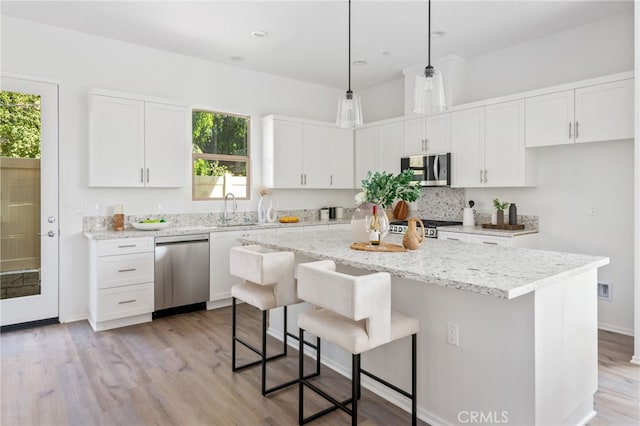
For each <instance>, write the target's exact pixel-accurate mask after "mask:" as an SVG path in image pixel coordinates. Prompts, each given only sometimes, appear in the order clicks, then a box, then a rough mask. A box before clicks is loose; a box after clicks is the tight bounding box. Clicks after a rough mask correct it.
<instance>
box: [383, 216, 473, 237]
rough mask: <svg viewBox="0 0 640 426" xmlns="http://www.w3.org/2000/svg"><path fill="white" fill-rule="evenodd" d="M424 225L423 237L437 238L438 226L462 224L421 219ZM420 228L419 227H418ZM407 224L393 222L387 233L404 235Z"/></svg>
mask: <svg viewBox="0 0 640 426" xmlns="http://www.w3.org/2000/svg"><path fill="white" fill-rule="evenodd" d="M421 220H422V223H423V224H424V235H425V237H427V238H438V231H437V230H436V228H437V227H438V226H450V225H462V222H453V221H448V220H430V219H421ZM418 226H420V225H418ZM408 227H409V224H408V222H407V221H406V220H394V221H393V222H391V223H389V232H390V233H392V234H404V233H405V232H406V231H407V228H408Z"/></svg>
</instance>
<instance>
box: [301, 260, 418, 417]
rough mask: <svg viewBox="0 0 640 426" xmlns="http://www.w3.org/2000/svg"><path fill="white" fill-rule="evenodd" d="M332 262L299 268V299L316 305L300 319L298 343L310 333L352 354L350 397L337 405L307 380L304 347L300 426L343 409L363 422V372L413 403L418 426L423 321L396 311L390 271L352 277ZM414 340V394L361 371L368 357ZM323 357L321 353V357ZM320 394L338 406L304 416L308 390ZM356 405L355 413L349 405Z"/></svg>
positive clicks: (325, 261)
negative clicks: (390, 345)
mask: <svg viewBox="0 0 640 426" xmlns="http://www.w3.org/2000/svg"><path fill="white" fill-rule="evenodd" d="M335 269H336V265H335V263H333V262H332V261H330V260H324V261H320V262H311V263H302V264H300V265H298V297H300V298H301V299H302V300H305V301H307V302H311V303H312V304H313V305H314V309H313V311H311V312H304V313H301V314H300V315H299V316H298V327H299V329H300V330H299V333H300V336H299V339H300V341H302V338H303V336H304V332H305V331H308V332H310V333H312V334H314V335H316V336H317V337H318V338H320V339H325V340H328V341H330V342H331V343H333V344H335V345H337V346H339V347H341V348H343V349H345V350H347V351H349V352H351V354H352V365H351V375H352V380H351V398H349V399H347V400H345V401H342V402H341V401H338V400H336V399H335V398H333V397H332V396H330V395H328V394H327V393H326V392H324V391H323V390H322V389H320V388H318V387H317V386H316V385H314V384H313V383H312V382H311V381H309V380H308V379H307V378H306V377H304V368H303V363H302V360H303V351H302V348H303V347H302V345H300V363H299V376H298V377H299V378H300V384H299V394H298V397H299V408H298V410H299V411H298V422H299V424H301V425H302V424H305V423H308V422H310V421H312V420H315V419H317V418H318V417H321V416H323V415H325V414H328V413H330V412H332V411H334V410H336V409H338V408H339V409H341V410H343V411H344V412H346V413H347V414H349V415H351V424H352V425H355V424H357V422H358V399H360V373H363V374H365V375H367V376H369V377H370V378H372V379H374V380H376V381H377V382H379V383H381V384H383V385H385V386H387V387H389V388H390V389H393V390H394V391H396V392H398V393H400V394H401V395H404V396H405V397H407V398H409V399H411V416H412V424H413V425H415V424H416V419H417V417H416V408H417V400H416V387H417V382H416V334H417V333H418V330H419V324H418V320H417V319H415V318H412V317H408V316H406V315H403V314H401V313H398V312H394V311H392V310H391V277H390V275H389V274H388V273H386V272H378V273H375V274H370V275H365V276H352V275H347V274H342V273H339V272H336V271H335ZM407 336H411V393H409V392H406V391H405V390H403V389H400V388H399V387H397V386H395V385H393V384H391V383H389V382H387V381H385V380H383V379H381V378H380V377H377V376H374V375H373V374H372V373H370V372H368V371H365V370H363V369H362V368H361V366H360V355H361V353H363V352H366V351H368V350H369V349H373V348H375V347H377V346H381V345H384V344H386V343H389V342H392V341H394V340H398V339H401V338H403V337H407ZM319 357H320V353H319V351H318V358H319ZM305 386H306V387H308V388H310V389H311V390H313V391H315V392H316V393H318V394H319V395H320V396H322V397H323V398H324V399H326V400H327V401H329V402H331V403H332V404H333V406H331V407H329V408H327V409H325V410H322V411H319V412H318V413H316V414H313V415H311V416H309V417H306V418H305V417H304V413H303V408H304V387H305ZM349 403H351V409H349V408H348V407H347V404H349Z"/></svg>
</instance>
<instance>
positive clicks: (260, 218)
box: [258, 195, 267, 223]
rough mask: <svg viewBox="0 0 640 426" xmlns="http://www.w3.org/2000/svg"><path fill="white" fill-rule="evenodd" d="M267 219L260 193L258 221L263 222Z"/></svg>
mask: <svg viewBox="0 0 640 426" xmlns="http://www.w3.org/2000/svg"><path fill="white" fill-rule="evenodd" d="M266 221H267V212H266V210H265V207H264V197H263V196H262V195H261V196H260V199H259V200H258V223H265V222H266Z"/></svg>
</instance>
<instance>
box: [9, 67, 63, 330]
mask: <svg viewBox="0 0 640 426" xmlns="http://www.w3.org/2000/svg"><path fill="white" fill-rule="evenodd" d="M7 80H9V81H7ZM0 81H1V82H2V83H1V84H0V89H2V90H8V91H16V92H23V93H33V94H39V95H40V96H43V97H45V96H46V97H49V98H50V99H51V101H50V102H46V103H45V102H42V103H41V117H42V120H41V123H42V124H43V125H42V127H41V135H42V136H41V141H43V140H47V141H49V142H47V143H46V144H45V143H41V147H40V149H41V159H42V158H44V159H45V161H41V162H40V173H41V184H40V233H41V234H42V237H41V240H40V247H41V254H40V256H41V261H40V271H41V290H40V294H38V295H33V296H24V297H16V298H12V299H4V300H2V301H0V306H1V308H2V309H0V311H1V312H0V324H1V325H2V330H3V331H4V330H6V329H9V328H17V327H22V326H25V325H30V324H32V323H36V324H37V323H50V322H58V316H59V304H60V300H59V299H60V298H59V271H60V214H59V210H60V206H59V198H60V197H59V195H60V189H59V179H60V166H59V144H60V82H59V81H52V80H48V79H42V78H39V77H33V76H26V75H18V74H10V73H1V74H0ZM6 86H9V87H6ZM45 119H46V123H47V125H46V126H44V123H45ZM45 138H46V139H45ZM43 176H52V177H51V178H46V179H45V178H42V177H43ZM54 176H55V177H54ZM51 216H52V217H53V218H55V220H54V222H53V223H49V222H48V218H49V217H51ZM49 231H53V232H54V236H53V237H48V236H47V233H48V232H49Z"/></svg>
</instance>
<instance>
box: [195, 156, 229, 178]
mask: <svg viewBox="0 0 640 426" xmlns="http://www.w3.org/2000/svg"><path fill="white" fill-rule="evenodd" d="M193 173H194V174H195V175H196V176H224V174H225V173H229V169H228V168H227V166H225V165H224V164H220V163H219V162H218V161H215V162H213V163H212V162H211V161H207V160H203V159H202V158H199V159H197V160H196V161H195V162H194V163H193Z"/></svg>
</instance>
